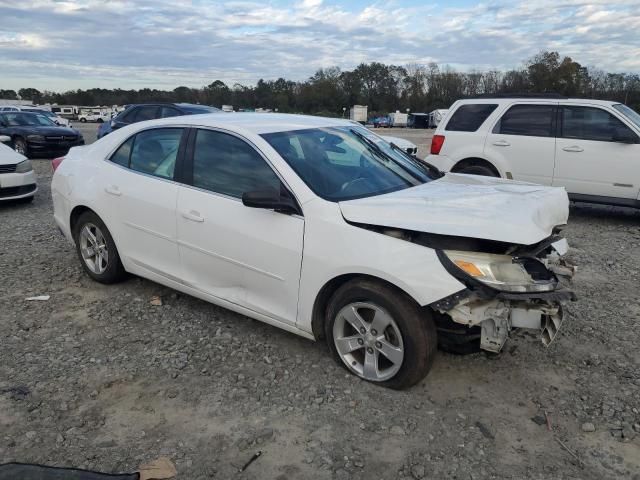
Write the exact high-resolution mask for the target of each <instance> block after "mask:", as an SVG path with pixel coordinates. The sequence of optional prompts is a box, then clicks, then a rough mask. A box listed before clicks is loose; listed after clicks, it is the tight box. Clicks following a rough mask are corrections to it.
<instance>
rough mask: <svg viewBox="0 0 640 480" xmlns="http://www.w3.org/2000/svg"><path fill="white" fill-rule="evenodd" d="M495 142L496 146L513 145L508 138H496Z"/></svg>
mask: <svg viewBox="0 0 640 480" xmlns="http://www.w3.org/2000/svg"><path fill="white" fill-rule="evenodd" d="M493 144H494V145H495V146H496V147H508V146H509V145H511V144H510V143H509V142H507V141H506V140H496V141H495V142H493Z"/></svg>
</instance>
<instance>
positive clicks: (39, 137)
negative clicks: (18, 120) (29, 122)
mask: <svg viewBox="0 0 640 480" xmlns="http://www.w3.org/2000/svg"><path fill="white" fill-rule="evenodd" d="M27 140H31V141H32V142H44V135H27Z"/></svg>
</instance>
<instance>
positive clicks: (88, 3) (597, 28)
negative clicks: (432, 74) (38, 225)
mask: <svg viewBox="0 0 640 480" xmlns="http://www.w3.org/2000/svg"><path fill="white" fill-rule="evenodd" d="M637 7H638V0H621V1H617V2H613V1H609V0H593V1H587V0H537V1H535V2H532V1H527V0H515V1H508V0H490V1H489V2H488V3H481V4H478V5H474V6H470V7H456V8H453V7H446V6H444V7H442V6H436V5H433V4H431V5H429V4H425V5H423V6H408V5H403V2H402V1H401V0H394V1H392V2H382V1H374V0H372V1H371V3H370V4H368V5H365V6H363V7H361V8H359V9H356V10H355V11H354V7H352V6H349V8H347V7H341V6H337V5H335V4H334V3H327V2H323V1H322V0H302V1H298V2H297V3H292V4H291V6H286V5H285V6H281V4H280V3H272V2H264V1H230V2H218V1H215V2H214V1H210V0H200V1H196V0H193V1H192V0H137V1H124V0H82V1H80V0H64V1H52V0H22V1H21V2H15V1H14V0H0V18H2V26H1V27H0V28H2V31H1V32H0V65H2V72H3V74H2V76H1V77H0V88H20V87H24V86H35V87H38V88H49V89H70V88H86V87H89V86H104V87H114V86H120V87H123V88H128V87H135V88H139V87H141V86H149V87H161V88H173V87H175V86H177V85H180V84H185V85H190V86H200V85H203V84H207V83H210V82H211V81H213V80H215V79H221V80H224V81H225V82H228V83H235V82H241V83H253V82H255V81H256V80H257V79H258V78H276V77H280V76H283V77H285V78H288V79H303V78H306V77H308V76H310V75H311V74H313V72H314V71H315V70H316V69H317V68H320V67H328V66H333V65H338V66H340V67H341V68H345V69H349V68H353V67H355V66H356V65H357V64H358V63H359V62H370V61H379V62H384V63H395V64H406V63H426V62H430V61H436V62H438V63H442V64H451V65H453V66H455V67H456V68H459V69H465V70H471V69H485V68H497V69H506V68H513V67H517V66H519V65H521V63H522V61H523V60H525V59H526V58H528V57H531V56H532V55H534V54H536V53H537V52H538V51H540V50H542V49H556V50H558V51H559V52H560V53H561V54H562V55H569V56H571V57H572V58H573V59H574V60H577V61H579V62H581V63H582V64H584V65H594V66H598V67H599V68H602V69H604V70H608V71H632V72H640V42H639V38H638V33H637V32H638V31H640V9H638V8H637Z"/></svg>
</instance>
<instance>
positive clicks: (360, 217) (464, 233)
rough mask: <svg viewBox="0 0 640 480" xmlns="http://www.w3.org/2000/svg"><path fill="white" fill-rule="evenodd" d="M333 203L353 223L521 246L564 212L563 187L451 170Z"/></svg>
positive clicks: (565, 214) (559, 219)
mask: <svg viewBox="0 0 640 480" xmlns="http://www.w3.org/2000/svg"><path fill="white" fill-rule="evenodd" d="M339 205H340V209H341V211H342V215H343V217H344V218H345V219H346V220H347V221H350V222H354V223H365V224H369V225H376V226H383V227H392V228H402V229H406V230H413V231H418V232H427V233H434V234H439V235H454V236H460V237H469V238H482V239H487V240H496V241H500V242H508V243H517V244H522V245H531V244H533V243H536V242H539V241H541V240H543V239H545V238H546V237H548V236H549V235H551V234H552V232H553V228H554V227H555V226H557V225H563V224H565V223H567V218H568V216H569V199H568V197H567V193H566V191H565V190H564V188H558V187H544V186H540V185H534V184H530V183H524V182H516V181H513V180H503V179H499V178H492V177H480V176H476V175H463V174H453V173H448V174H446V175H445V176H443V177H442V178H439V179H438V180H434V181H432V182H429V183H425V184H423V185H419V186H417V187H413V188H408V189H405V190H400V191H397V192H393V193H387V194H384V195H377V196H374V197H367V198H361V199H357V200H349V201H344V202H340V203H339Z"/></svg>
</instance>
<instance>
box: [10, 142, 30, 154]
mask: <svg viewBox="0 0 640 480" xmlns="http://www.w3.org/2000/svg"><path fill="white" fill-rule="evenodd" d="M13 149H14V150H15V151H16V152H18V153H20V154H22V155H24V156H25V157H27V158H28V157H29V147H28V145H27V142H26V141H25V139H24V138H21V137H16V138H15V139H14V140H13Z"/></svg>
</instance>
